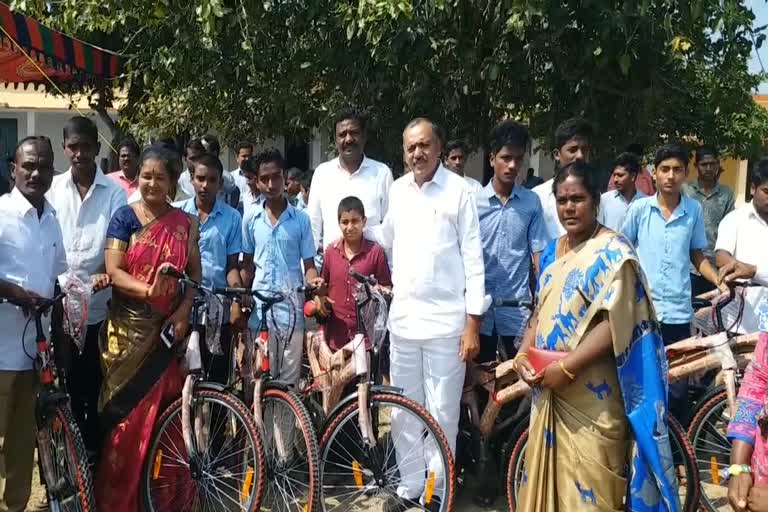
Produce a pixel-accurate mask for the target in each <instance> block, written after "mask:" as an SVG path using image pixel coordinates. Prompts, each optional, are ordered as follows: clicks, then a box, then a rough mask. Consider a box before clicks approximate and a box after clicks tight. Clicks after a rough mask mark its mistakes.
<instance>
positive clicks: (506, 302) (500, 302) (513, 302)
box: [493, 298, 533, 311]
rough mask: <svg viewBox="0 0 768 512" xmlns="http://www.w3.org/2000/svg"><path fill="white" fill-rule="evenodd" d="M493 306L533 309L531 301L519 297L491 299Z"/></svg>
mask: <svg viewBox="0 0 768 512" xmlns="http://www.w3.org/2000/svg"><path fill="white" fill-rule="evenodd" d="M493 306H494V307H497V308H526V309H529V310H531V311H533V302H531V301H529V300H520V299H502V298H499V299H493Z"/></svg>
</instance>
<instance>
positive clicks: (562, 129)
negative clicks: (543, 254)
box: [533, 117, 595, 240]
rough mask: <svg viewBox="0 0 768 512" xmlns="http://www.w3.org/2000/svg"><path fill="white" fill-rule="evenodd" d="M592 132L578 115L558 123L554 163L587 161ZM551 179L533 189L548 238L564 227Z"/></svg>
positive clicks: (559, 232)
mask: <svg viewBox="0 0 768 512" xmlns="http://www.w3.org/2000/svg"><path fill="white" fill-rule="evenodd" d="M594 133H595V130H594V128H593V127H592V125H591V124H590V123H589V121H587V120H586V119H582V118H580V117H574V118H571V119H568V120H566V121H563V122H562V123H560V126H558V127H557V130H555V152H554V156H555V162H556V165H557V166H558V167H565V166H566V165H568V164H570V163H571V162H575V161H577V160H579V161H582V162H589V157H590V154H591V152H592V138H593V137H594ZM553 181H554V178H552V179H549V180H547V181H545V182H544V183H542V184H541V185H538V186H536V187H534V189H533V191H534V192H536V194H537V195H538V196H539V199H540V200H541V207H542V209H543V210H544V225H545V227H546V230H547V237H548V238H549V239H550V240H554V239H555V238H560V237H561V236H563V235H564V234H565V229H564V228H563V226H562V225H561V224H560V219H558V217H557V202H556V201H555V195H554V193H553V192H552V182H553Z"/></svg>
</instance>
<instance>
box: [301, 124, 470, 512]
mask: <svg viewBox="0 0 768 512" xmlns="http://www.w3.org/2000/svg"><path fill="white" fill-rule="evenodd" d="M442 146H443V138H442V134H441V132H440V130H439V128H438V127H437V126H436V125H435V123H434V122H432V121H431V120H429V119H426V118H417V119H414V120H413V121H411V122H410V123H408V125H407V126H406V127H405V130H404V132H403V152H404V155H405V161H406V163H407V167H408V168H409V169H411V172H409V173H408V174H406V175H404V176H403V177H401V178H399V179H398V180H397V181H396V182H395V183H394V184H393V185H392V190H391V192H390V195H389V205H390V208H389V211H388V213H387V216H386V217H385V218H384V224H383V230H382V234H383V242H384V245H385V247H386V248H388V249H390V250H391V251H392V261H393V267H392V270H393V274H392V281H393V284H394V286H393V301H392V307H391V309H390V314H389V332H390V340H391V352H390V364H391V366H390V377H391V381H392V384H393V385H394V386H397V387H399V388H402V389H403V392H404V394H405V396H407V397H409V398H411V399H413V400H415V401H416V402H418V403H420V404H422V405H423V406H424V407H425V408H426V409H427V410H428V411H429V413H430V414H431V415H432V416H433V417H434V418H435V420H437V422H438V424H439V425H440V427H441V428H442V429H443V431H444V432H445V435H446V438H447V439H448V442H449V444H450V446H451V450H452V451H455V447H456V436H457V434H458V426H459V402H460V399H461V389H462V385H463V383H464V373H465V367H466V366H465V363H466V362H467V361H471V360H472V359H474V358H475V356H476V355H477V353H478V350H479V348H480V344H479V329H480V317H481V315H482V314H483V300H484V295H485V285H484V269H483V249H482V244H481V240H480V227H479V223H478V217H477V208H476V206H475V199H474V195H473V194H472V192H471V190H470V188H469V185H467V182H466V181H465V180H464V179H463V178H462V177H461V176H458V175H457V174H455V173H453V172H451V171H449V170H447V169H446V168H445V167H443V165H442V164H441V163H440V155H441V153H442ZM314 193H315V192H314V189H313V191H312V194H314ZM311 201H312V199H311V196H310V202H311ZM392 432H393V435H392V437H393V439H395V443H394V444H395V450H396V453H397V460H398V464H399V465H400V467H402V465H403V464H407V466H408V468H409V471H408V474H409V475H411V476H410V477H405V478H403V479H402V481H401V482H400V485H399V486H398V489H397V496H398V501H399V502H400V503H395V504H393V505H392V506H390V507H388V510H403V508H402V507H405V508H406V509H407V507H408V506H409V505H413V504H416V503H418V502H422V503H423V502H424V501H425V499H424V496H423V494H424V492H425V481H426V479H425V478H423V477H420V476H419V475H422V474H424V473H425V472H424V471H419V470H417V469H414V470H413V471H412V470H411V469H413V468H414V467H416V465H422V466H428V467H429V468H430V470H432V471H435V472H436V473H437V474H436V476H437V479H438V480H437V482H438V484H437V485H436V486H435V487H436V488H441V485H440V484H439V482H440V480H441V479H442V478H443V477H444V476H445V475H442V474H441V473H440V469H439V468H440V465H439V464H437V463H436V462H437V461H438V460H439V459H438V456H437V454H435V453H433V451H432V450H430V449H426V450H424V449H423V448H424V447H423V443H424V440H423V439H422V433H421V431H420V429H419V428H418V427H416V428H414V427H413V426H412V425H410V424H408V422H407V421H406V420H405V419H404V418H402V417H400V415H395V414H393V417H392ZM419 448H422V449H421V450H420V449H419ZM414 453H417V454H422V453H423V457H422V458H421V459H418V458H417V459H416V460H415V461H414V458H415V457H414V456H413V455H412V454H414ZM409 454H410V455H409ZM417 457H421V455H418V456H417ZM442 488H444V487H442ZM438 501H439V499H438V498H435V497H433V498H432V500H431V502H430V504H429V507H436V506H439V504H438V503H437V502H438ZM428 509H429V510H431V509H432V508H428ZM435 510H437V509H435Z"/></svg>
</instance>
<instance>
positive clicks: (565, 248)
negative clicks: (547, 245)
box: [558, 222, 603, 258]
mask: <svg viewBox="0 0 768 512" xmlns="http://www.w3.org/2000/svg"><path fill="white" fill-rule="evenodd" d="M602 227H603V226H602V225H601V224H600V223H599V222H598V223H597V226H595V230H594V231H593V232H592V234H591V235H589V238H587V239H586V240H584V242H581V243H579V244H577V246H578V245H581V244H582V243H586V242H588V241H589V240H592V239H593V238H594V237H595V236H596V235H597V234H598V233H599V232H600V229H601V228H602ZM570 251H571V242H570V240H568V236H567V235H566V236H565V239H564V240H563V243H562V244H561V250H560V251H558V252H559V253H560V254H558V258H559V257H561V256H564V255H566V254H568V253H569V252H570Z"/></svg>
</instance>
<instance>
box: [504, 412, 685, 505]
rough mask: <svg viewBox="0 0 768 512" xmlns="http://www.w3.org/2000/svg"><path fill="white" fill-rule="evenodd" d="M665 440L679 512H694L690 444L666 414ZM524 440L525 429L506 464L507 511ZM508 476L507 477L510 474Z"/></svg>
mask: <svg viewBox="0 0 768 512" xmlns="http://www.w3.org/2000/svg"><path fill="white" fill-rule="evenodd" d="M669 442H670V444H671V447H672V458H673V460H675V461H678V460H679V461H680V462H679V466H678V496H679V499H680V510H681V512H695V511H696V509H697V508H698V502H699V474H698V471H697V470H696V460H695V457H694V455H693V448H692V447H691V444H690V442H689V441H688V439H687V437H686V435H685V432H684V431H683V427H681V426H680V424H679V423H678V422H677V420H675V419H674V418H673V417H672V416H670V417H669ZM527 444H528V429H527V428H525V429H524V430H523V432H522V433H521V434H520V437H518V439H517V442H516V443H515V447H514V448H513V449H512V455H511V456H510V458H509V465H508V467H507V503H508V505H509V510H510V512H515V511H516V510H517V496H518V493H519V492H520V487H521V485H523V484H525V483H526V481H527V478H528V475H527V473H526V471H525V448H526V446H527ZM510 477H511V478H510Z"/></svg>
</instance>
